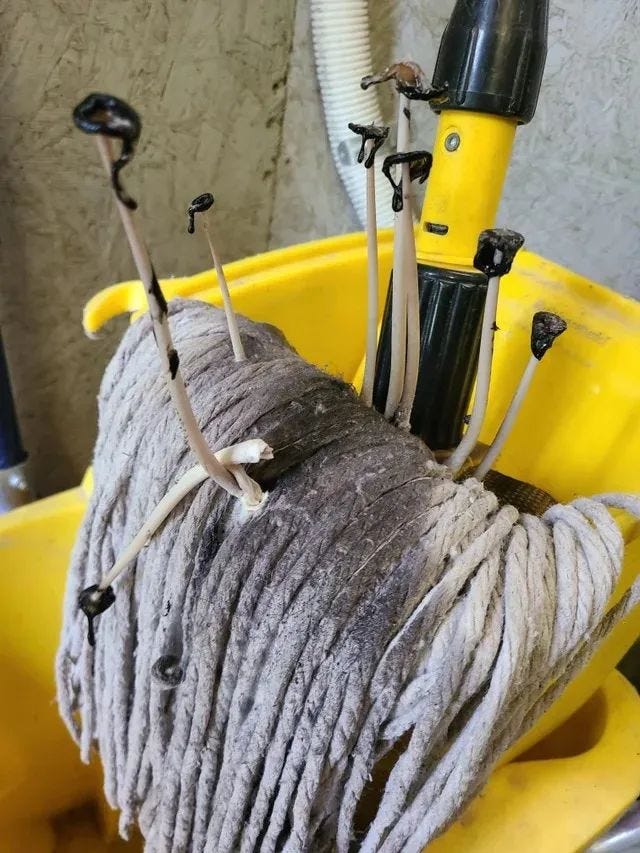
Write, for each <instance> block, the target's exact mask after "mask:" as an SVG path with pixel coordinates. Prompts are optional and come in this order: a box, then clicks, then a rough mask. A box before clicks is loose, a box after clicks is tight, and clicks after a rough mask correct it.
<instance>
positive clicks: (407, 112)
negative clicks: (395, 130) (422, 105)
mask: <svg viewBox="0 0 640 853" xmlns="http://www.w3.org/2000/svg"><path fill="white" fill-rule="evenodd" d="M402 112H403V113H404V117H405V118H406V119H407V121H411V110H410V109H409V107H405V108H404V109H403V110H402Z"/></svg>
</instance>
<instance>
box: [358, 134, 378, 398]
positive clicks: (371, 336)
mask: <svg viewBox="0 0 640 853" xmlns="http://www.w3.org/2000/svg"><path fill="white" fill-rule="evenodd" d="M374 145H375V141H374V140H373V139H371V140H369V142H368V144H367V150H366V151H365V157H364V159H365V162H366V159H367V157H368V156H369V154H370V152H371V149H372V148H373V147H374ZM365 172H366V173H367V346H366V354H365V363H364V365H365V366H364V379H363V381H362V392H361V394H360V396H361V397H362V401H363V402H364V403H365V404H366V405H367V406H371V405H372V403H373V382H374V379H375V373H376V353H377V349H378V223H377V217H376V173H375V165H373V164H372V166H371V168H369V169H365Z"/></svg>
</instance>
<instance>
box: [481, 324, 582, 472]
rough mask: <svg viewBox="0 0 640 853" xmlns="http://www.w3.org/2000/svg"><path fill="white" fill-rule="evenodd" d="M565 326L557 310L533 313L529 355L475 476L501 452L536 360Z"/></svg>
mask: <svg viewBox="0 0 640 853" xmlns="http://www.w3.org/2000/svg"><path fill="white" fill-rule="evenodd" d="M566 328H567V324H566V322H565V321H564V320H563V319H562V317H559V316H558V315H557V314H551V313H550V312H548V311H538V312H537V313H536V314H534V315H533V323H532V325H531V357H530V358H529V361H528V363H527V366H526V367H525V369H524V372H523V374H522V378H521V379H520V382H519V383H518V387H517V389H516V393H515V394H514V396H513V399H512V400H511V403H510V405H509V408H508V409H507V413H506V415H505V416H504V420H503V421H502V424H501V425H500V429H499V430H498V432H497V435H496V437H495V438H494V440H493V443H492V444H491V446H490V447H489V449H488V450H487V452H486V454H485V455H484V457H483V459H482V461H481V462H480V464H479V465H478V467H477V468H476V470H475V472H474V474H473V476H474V477H475V478H476V479H477V480H482V479H483V477H485V475H486V474H487V472H488V471H489V469H490V468H491V466H492V465H493V463H494V462H495V461H496V459H497V458H498V456H499V455H500V453H501V452H502V449H503V447H504V445H505V442H506V441H507V438H508V437H509V433H510V432H511V430H512V428H513V425H514V423H515V421H516V418H517V417H518V414H519V412H520V409H521V407H522V403H523V402H524V398H525V397H526V395H527V391H528V390H529V386H530V385H531V382H532V381H533V377H534V375H535V372H536V370H537V368H538V364H539V363H540V361H541V360H542V358H543V356H544V354H545V353H546V352H547V350H549V349H551V346H552V345H553V342H554V341H555V339H556V338H558V337H559V336H560V335H561V334H562V333H563V332H564V331H565V330H566Z"/></svg>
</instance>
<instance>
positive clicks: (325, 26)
mask: <svg viewBox="0 0 640 853" xmlns="http://www.w3.org/2000/svg"><path fill="white" fill-rule="evenodd" d="M311 28H312V33H313V47H314V53H315V59H316V73H317V75H318V82H319V83H320V93H321V95H322V104H323V107H324V115H325V123H326V127H327V134H328V136H329V143H330V146H331V154H332V156H333V159H334V162H335V164H336V168H337V170H338V174H339V175H340V179H341V180H342V183H343V184H344V187H345V189H346V191H347V193H348V195H349V198H350V199H351V202H352V204H353V206H354V208H355V210H356V213H357V215H358V219H359V221H360V223H361V225H362V226H364V224H365V222H366V215H367V204H366V193H365V184H366V181H365V175H364V168H363V166H362V165H361V164H360V163H358V162H357V160H356V156H357V153H358V149H359V148H360V139H359V137H357V136H355V135H354V134H353V133H352V132H351V131H350V130H349V128H348V124H349V122H350V121H352V122H356V123H358V124H372V123H375V124H382V114H381V111H380V104H379V102H378V97H377V94H376V91H375V88H374V87H370V88H369V89H367V90H366V91H364V90H363V89H361V88H360V80H361V79H362V77H364V75H365V74H370V73H371V72H372V71H373V70H374V69H373V68H372V61H371V49H370V46H369V7H368V3H367V0H311ZM381 165H382V157H379V158H378V161H377V162H376V166H375V170H376V198H377V200H378V204H377V207H378V227H383V228H384V227H388V226H391V225H392V224H393V211H392V209H391V187H390V186H389V183H388V181H387V180H386V178H385V177H384V176H383V175H382V173H381V171H380V168H381Z"/></svg>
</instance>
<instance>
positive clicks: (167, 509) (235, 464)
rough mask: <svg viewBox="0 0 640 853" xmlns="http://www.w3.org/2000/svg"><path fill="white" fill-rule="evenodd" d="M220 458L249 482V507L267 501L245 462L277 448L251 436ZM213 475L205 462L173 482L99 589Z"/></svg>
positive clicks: (269, 455) (220, 453)
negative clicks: (170, 514) (246, 470)
mask: <svg viewBox="0 0 640 853" xmlns="http://www.w3.org/2000/svg"><path fill="white" fill-rule="evenodd" d="M214 455H215V457H216V459H217V461H218V462H219V463H220V464H221V465H224V466H225V467H228V468H229V470H230V471H232V472H233V474H234V475H235V476H236V477H237V478H238V481H239V482H240V481H241V482H243V483H245V484H246V489H247V497H246V498H245V501H246V505H247V508H249V509H257V508H258V507H259V506H260V505H261V504H262V502H263V501H264V498H265V495H264V492H263V491H262V490H261V489H260V486H258V484H257V483H256V482H255V480H252V479H251V478H250V477H249V476H248V475H247V473H246V472H245V470H244V468H243V467H242V466H243V465H248V464H255V463H257V462H260V461H261V460H263V459H273V450H272V449H271V447H269V445H268V444H266V442H264V441H262V439H257V438H253V439H248V440H247V441H241V442H239V443H238V444H234V445H232V446H231V447H224V448H222V450H217V451H216V452H215V454H214ZM208 477H209V473H208V471H207V470H206V469H205V468H204V467H203V466H202V465H195V466H194V467H193V468H190V469H189V470H188V471H187V472H186V473H185V474H183V475H182V477H181V478H180V479H179V480H178V482H177V483H175V485H173V486H172V487H171V488H170V489H169V491H168V492H167V493H166V495H165V496H164V497H163V498H162V500H161V501H160V503H159V504H158V505H157V506H156V507H155V509H154V510H153V512H152V513H151V515H150V516H149V518H148V519H147V520H146V521H145V522H144V524H143V525H142V527H141V528H140V530H139V531H138V533H136V535H135V536H134V538H133V539H132V540H131V542H130V543H129V544H128V545H127V547H126V548H125V549H124V551H123V552H122V553H121V554H120V556H119V557H118V559H117V560H116V562H115V563H114V564H113V566H112V567H111V569H110V570H109V571H108V572H107V574H105V575H104V576H103V578H102V580H101V581H100V583H99V584H98V590H100V591H103V590H106V589H107V588H108V587H110V586H111V584H112V583H113V582H114V581H115V580H116V578H118V577H119V576H120V575H121V574H122V572H123V571H124V570H125V569H126V567H127V566H128V565H129V563H131V562H132V561H133V560H135V558H136V557H137V556H138V554H139V553H140V551H142V549H143V548H144V547H145V545H146V544H147V542H148V541H149V540H150V539H151V537H152V536H153V534H154V533H155V532H156V530H157V529H158V528H159V527H160V525H161V524H162V523H163V522H164V521H165V519H166V518H167V517H168V515H169V513H171V512H172V511H173V510H174V509H175V508H176V507H177V506H178V504H179V503H180V501H181V500H182V499H183V498H184V497H186V496H187V495H188V494H189V492H190V491H192V489H195V487H196V486H199V485H200V484H201V483H203V482H204V481H205V480H206V479H207V478H208Z"/></svg>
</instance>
